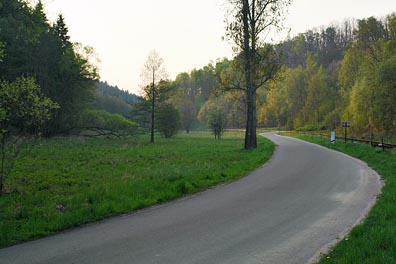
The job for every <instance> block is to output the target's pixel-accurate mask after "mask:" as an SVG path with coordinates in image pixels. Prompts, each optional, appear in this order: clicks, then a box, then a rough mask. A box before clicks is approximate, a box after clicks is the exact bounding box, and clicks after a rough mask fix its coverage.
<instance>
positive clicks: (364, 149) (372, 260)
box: [298, 136, 396, 264]
mask: <svg viewBox="0 0 396 264" xmlns="http://www.w3.org/2000/svg"><path fill="white" fill-rule="evenodd" d="M298 138H301V139H303V140H306V141H309V142H312V143H316V144H319V145H322V146H326V147H328V148H331V149H334V150H337V151H341V152H344V153H346V154H348V155H350V156H353V157H356V158H358V159H360V160H363V161H365V162H366V163H367V164H368V165H369V166H370V167H372V168H373V169H374V170H375V171H377V172H378V173H379V174H380V175H381V177H382V179H383V180H384V181H385V186H384V187H383V189H382V192H383V193H382V195H381V196H380V197H379V199H378V202H377V204H376V205H375V206H374V207H373V209H372V210H371V211H370V213H369V215H368V217H367V219H366V220H365V221H364V223H363V224H361V225H358V226H357V227H355V228H354V229H353V230H352V231H351V233H350V235H349V237H347V238H345V239H344V240H343V241H342V242H341V243H339V244H338V245H337V246H336V247H335V248H334V249H333V250H332V251H331V252H330V253H329V254H328V255H325V256H324V257H323V258H322V260H321V261H320V262H319V263H321V264H327V263H337V264H353V263H359V264H365V263H367V264H385V263H386V264H392V263H396V151H394V150H392V151H391V150H386V151H383V150H382V149H381V148H373V147H371V146H368V145H363V144H354V143H344V142H341V141H338V142H336V144H335V145H331V144H330V143H329V139H327V138H317V137H309V136H308V137H307V136H299V137H298Z"/></svg>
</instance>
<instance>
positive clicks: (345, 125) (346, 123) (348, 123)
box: [342, 121, 351, 142]
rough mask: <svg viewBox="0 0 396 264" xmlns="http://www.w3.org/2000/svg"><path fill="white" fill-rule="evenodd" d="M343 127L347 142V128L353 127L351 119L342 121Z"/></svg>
mask: <svg viewBox="0 0 396 264" xmlns="http://www.w3.org/2000/svg"><path fill="white" fill-rule="evenodd" d="M342 127H343V128H345V132H344V140H345V142H346V141H347V128H348V127H351V122H349V121H344V122H342Z"/></svg>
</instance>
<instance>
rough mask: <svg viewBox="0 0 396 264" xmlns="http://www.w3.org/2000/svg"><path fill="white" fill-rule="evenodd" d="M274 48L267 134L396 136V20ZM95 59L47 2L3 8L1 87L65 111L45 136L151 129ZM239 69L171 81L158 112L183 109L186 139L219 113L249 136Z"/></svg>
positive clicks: (261, 106)
mask: <svg viewBox="0 0 396 264" xmlns="http://www.w3.org/2000/svg"><path fill="white" fill-rule="evenodd" d="M268 47H269V48H270V49H271V50H274V51H275V52H276V54H279V61H278V65H279V67H278V68H277V72H276V74H275V75H274V77H273V78H272V80H271V81H269V82H267V83H265V84H264V85H263V86H262V87H260V89H259V90H258V91H257V92H258V98H257V109H258V115H257V118H258V123H259V125H260V126H262V127H281V128H285V129H334V128H336V127H339V126H340V124H341V121H345V120H348V121H350V122H351V124H352V128H351V129H352V131H353V133H354V134H356V135H367V134H369V133H384V134H391V133H394V132H395V131H396V105H395V104H394V102H395V101H396V74H395V73H396V15H395V14H390V15H388V16H387V17H385V18H375V17H370V18H365V19H359V20H353V19H349V20H346V21H344V22H343V23H339V24H335V25H331V26H327V27H322V28H320V29H313V30H309V31H307V32H305V33H301V34H298V35H297V36H295V37H293V38H288V39H287V40H285V41H283V42H281V43H279V44H268ZM92 55H93V49H92V48H90V47H83V46H82V45H80V44H76V43H72V42H71V41H70V37H69V35H68V29H67V26H66V23H65V18H64V17H63V16H62V15H59V17H58V19H57V20H56V22H55V23H51V22H50V21H49V20H48V19H47V17H46V14H45V12H44V6H43V4H42V3H41V1H39V2H38V3H37V4H36V5H35V6H30V5H29V4H27V3H26V2H25V1H20V0H7V1H0V79H1V80H3V81H5V82H10V83H11V82H14V81H15V80H17V79H18V78H20V77H32V78H33V79H34V80H35V83H36V84H37V85H38V86H39V87H40V89H41V92H42V93H43V94H44V95H45V96H46V97H48V98H50V99H51V100H52V101H53V102H55V103H56V104H58V106H59V107H56V108H54V109H53V110H52V111H53V118H52V119H51V121H49V122H48V123H47V124H46V126H45V129H44V131H45V134H46V135H49V136H50V135H54V134H58V133H65V131H66V132H67V131H70V130H71V129H72V128H74V127H81V126H86V125H89V124H85V123H83V122H86V121H87V120H91V118H87V116H85V117H84V115H86V113H87V111H88V117H92V116H93V115H101V114H103V112H109V113H112V114H117V115H120V116H122V117H123V118H127V119H129V120H133V121H135V122H136V123H138V124H139V125H140V126H142V127H146V128H148V127H150V125H149V123H150V122H151V121H150V118H149V117H148V116H149V111H148V109H149V108H148V98H147V97H139V96H136V95H132V94H130V93H129V92H127V91H123V90H121V89H119V88H118V87H113V86H111V85H109V84H108V83H106V82H100V81H98V80H99V75H98V71H97V68H96V67H95V64H94V63H92V62H91V57H92ZM237 59H238V56H236V57H235V58H234V59H232V60H231V59H227V58H223V59H218V60H217V61H216V62H214V63H209V64H208V65H206V66H204V67H202V68H200V69H194V70H192V71H191V72H183V73H180V74H178V75H177V77H176V78H175V79H174V80H169V79H168V80H162V81H161V82H160V83H159V84H158V89H159V90H158V91H159V94H160V96H159V97H158V98H159V99H158V100H159V102H158V103H159V106H160V107H158V108H157V109H158V110H157V111H161V109H162V110H163V109H165V108H162V107H161V105H162V106H167V107H168V109H169V106H171V107H173V108H175V109H177V111H178V117H177V118H176V119H175V120H177V123H178V125H179V123H180V128H183V129H184V130H185V131H187V132H189V131H190V130H192V129H202V128H206V127H207V126H208V125H209V123H210V121H211V120H213V118H212V117H211V113H217V115H218V114H221V115H222V116H221V118H220V119H221V120H222V122H223V123H224V124H225V126H226V127H228V128H244V127H245V124H246V99H245V96H244V93H242V92H241V91H238V90H233V89H232V87H231V84H230V82H229V79H230V78H231V76H238V75H239V71H238V69H237V68H235V67H234V61H235V60H237ZM233 78H234V77H233ZM92 111H96V112H92ZM161 116H163V115H159V116H158V117H159V118H161ZM84 120H85V121H84ZM124 121H125V120H124ZM157 121H158V122H162V123H164V120H157ZM128 122H130V121H128ZM167 122H173V120H172V119H169V120H168V121H167ZM128 124H132V123H128Z"/></svg>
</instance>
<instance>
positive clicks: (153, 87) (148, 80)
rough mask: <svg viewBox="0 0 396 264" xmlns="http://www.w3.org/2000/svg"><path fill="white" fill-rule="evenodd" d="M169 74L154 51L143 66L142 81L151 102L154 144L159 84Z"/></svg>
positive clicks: (145, 93)
mask: <svg viewBox="0 0 396 264" xmlns="http://www.w3.org/2000/svg"><path fill="white" fill-rule="evenodd" d="M166 77H167V73H166V71H165V67H164V60H163V59H162V58H161V57H160V56H159V54H158V52H157V51H155V50H152V51H151V52H150V53H149V55H148V57H147V60H146V62H145V63H144V66H143V71H142V79H143V82H144V86H143V93H144V96H145V97H146V99H147V100H149V101H150V102H151V129H150V134H151V135H150V142H151V143H154V129H155V111H156V102H157V101H158V96H159V95H160V94H159V92H158V88H159V87H158V84H159V82H160V81H161V80H164V79H166Z"/></svg>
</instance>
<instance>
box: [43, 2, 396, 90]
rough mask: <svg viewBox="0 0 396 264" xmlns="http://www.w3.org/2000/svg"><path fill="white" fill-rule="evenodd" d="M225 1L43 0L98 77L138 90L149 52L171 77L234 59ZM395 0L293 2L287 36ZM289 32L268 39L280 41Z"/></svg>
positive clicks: (380, 12) (392, 6) (381, 9)
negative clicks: (86, 49) (92, 56)
mask: <svg viewBox="0 0 396 264" xmlns="http://www.w3.org/2000/svg"><path fill="white" fill-rule="evenodd" d="M225 1H226V0H143V1H141V0H112V1H108V0H42V2H43V3H44V5H45V10H46V12H47V15H48V19H49V20H50V21H52V22H53V21H55V20H56V17H57V16H58V14H60V13H62V14H63V16H64V17H65V21H66V25H67V26H68V29H69V35H70V36H71V40H72V41H73V42H79V43H81V44H83V45H85V46H91V47H93V48H94V49H95V51H96V54H97V57H98V58H99V59H100V62H96V63H97V66H98V67H99V70H100V76H101V80H103V81H107V82H108V83H109V84H111V85H114V86H115V85H117V86H118V87H119V88H120V89H123V90H128V91H130V92H132V93H135V94H139V93H140V87H141V86H142V84H143V83H142V78H141V76H140V75H141V72H142V67H143V64H144V62H145V61H146V58H147V56H148V54H149V53H150V51H151V50H153V49H154V50H156V51H157V52H158V53H159V55H160V56H161V57H162V58H163V60H164V64H165V68H166V70H167V72H168V75H169V77H170V78H171V79H174V78H175V77H176V76H177V74H179V73H181V72H190V71H191V70H193V69H194V68H197V69H199V68H201V67H203V66H205V65H207V64H208V63H210V62H216V60H217V59H219V58H223V57H228V58H232V56H233V53H232V43H230V42H229V41H225V40H222V37H224V35H225V23H224V20H225V13H226V8H225V5H224V2H225ZM392 12H396V1H395V0H376V1H372V0H294V2H293V4H292V5H291V6H290V7H289V8H288V14H287V17H286V20H285V27H286V28H289V29H290V33H289V34H290V36H294V35H296V34H298V33H302V32H305V31H306V30H308V29H312V28H315V27H317V28H318V27H320V26H326V25H330V24H332V23H336V22H342V21H343V20H344V19H347V18H357V19H359V18H367V17H369V16H376V17H383V16H385V15H388V14H390V13H392ZM286 32H287V31H285V32H284V33H283V34H281V35H273V36H272V37H271V38H273V39H277V40H280V39H282V38H285V37H286V36H287V33H286Z"/></svg>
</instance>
